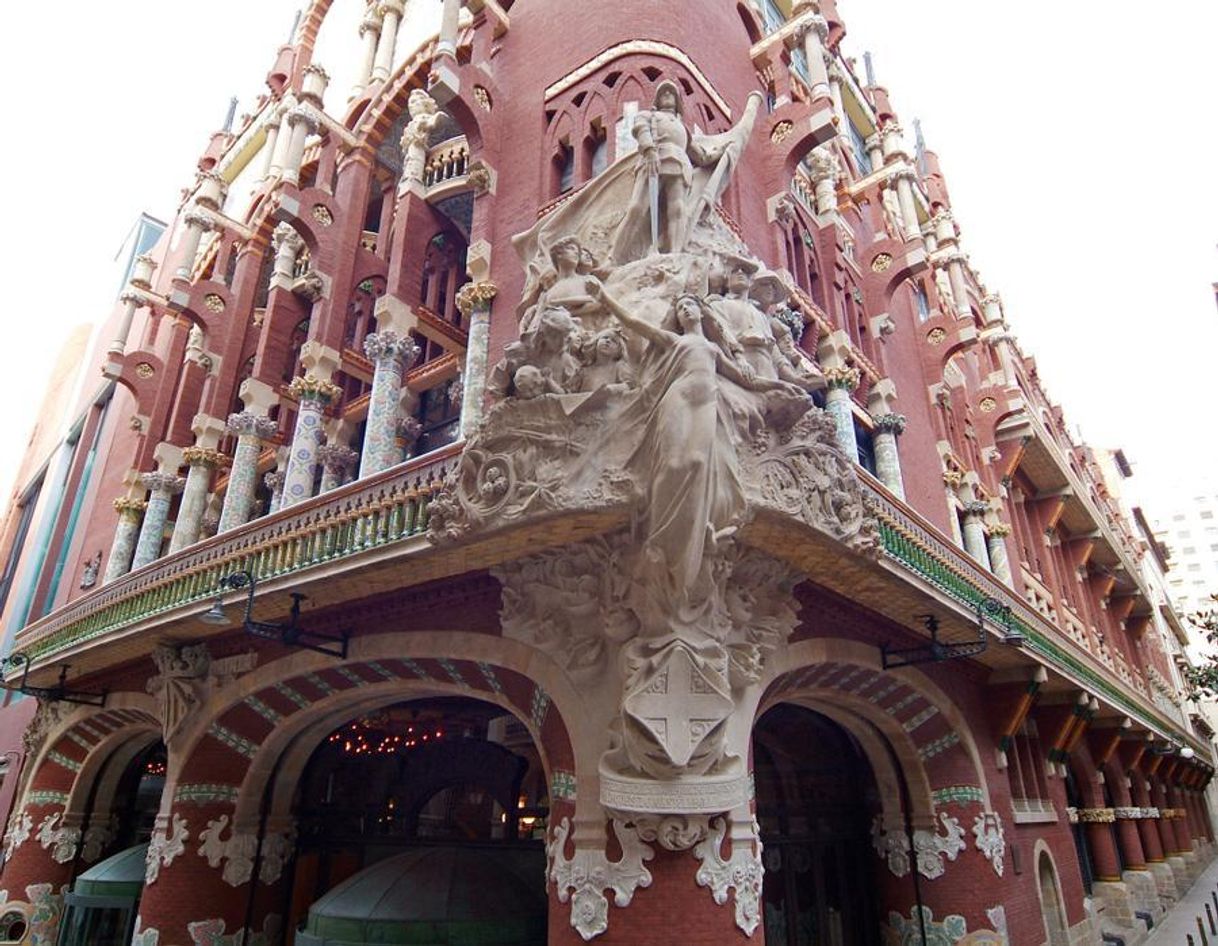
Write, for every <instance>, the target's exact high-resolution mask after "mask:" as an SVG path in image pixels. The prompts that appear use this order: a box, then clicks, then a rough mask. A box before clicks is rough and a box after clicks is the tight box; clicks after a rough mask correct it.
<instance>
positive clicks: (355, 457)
mask: <svg viewBox="0 0 1218 946" xmlns="http://www.w3.org/2000/svg"><path fill="white" fill-rule="evenodd" d="M394 452H395V453H396V452H397V445H396V444H395V445H394ZM317 459H318V460H320V461H321V492H323V493H328V492H330V490H332V489H337V488H338V487H339V486H342V485H343V483H345V482H347V475H348V474H349V473H350V472H351V470H352V469H354V467H355V464H356V463H358V462H359V454H358V453H356V452H355V451H354V450H352V449H351V448H350V447H348V446H347V445H346V444H345V443H328V444H326V445H325V446H323V447H319V448H318V450H317Z"/></svg>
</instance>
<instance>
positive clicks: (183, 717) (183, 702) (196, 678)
mask: <svg viewBox="0 0 1218 946" xmlns="http://www.w3.org/2000/svg"><path fill="white" fill-rule="evenodd" d="M152 662H153V663H154V664H156V668H157V674H156V676H154V677H152V678H151V679H149V681H148V684H147V690H148V692H149V693H151V694H152V695H153V696H155V697H157V701H158V702H159V704H160V709H161V727H162V730H163V732H164V739H165V742H166V744H168V743H169V742H171V741H172V740H173V738H174V737H175V736H176V735H177V734H178V732H179V731H180V730H181V728H182V726H183V725H184V724H185V723H186V721H187V720H188V719H189V717H190V715H191V714H192V713H193V712H194V711H195V710H196V709H197V708H198V707H199V705H200V704H201V703H202V702H203V699H204V697H205V695H206V691H207V685H208V680H207V677H208V671H209V669H210V668H211V653H210V652H209V651H208V649H207V645H206V644H178V645H174V644H160V645H158V646H157V647H156V648H155V649H154V650H153V651H152Z"/></svg>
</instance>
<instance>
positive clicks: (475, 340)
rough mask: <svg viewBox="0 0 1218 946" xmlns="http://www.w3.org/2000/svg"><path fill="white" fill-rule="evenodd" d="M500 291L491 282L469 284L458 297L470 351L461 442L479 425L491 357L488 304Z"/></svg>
mask: <svg viewBox="0 0 1218 946" xmlns="http://www.w3.org/2000/svg"><path fill="white" fill-rule="evenodd" d="M498 292H499V289H498V288H497V287H496V286H495V284H494V283H490V282H471V283H466V284H465V285H464V286H462V287H461V291H460V292H459V293H457V306H458V307H459V308H460V310H461V313H462V314H463V315H464V316H465V318H466V319H467V320H468V321H469V348H467V349H466V351H465V371H464V374H463V377H464V379H465V390H464V392H463V394H462V396H461V432H460V434H459V436H460V437H462V438H464V437H467V436H468V435H469V434H471V433H472V432H473V431H475V430H477V429H478V425H479V424H480V423H481V421H482V401H483V399H484V398H485V396H486V362H487V359H488V358H489V356H490V341H491V302H492V301H493V300H494V298H495V295H496V294H497V293H498Z"/></svg>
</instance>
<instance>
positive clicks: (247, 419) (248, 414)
mask: <svg viewBox="0 0 1218 946" xmlns="http://www.w3.org/2000/svg"><path fill="white" fill-rule="evenodd" d="M227 430H228V432H229V433H230V434H236V435H237V436H238V437H241V436H253V437H257V438H258V439H259V440H269V439H270V438H271V437H273V436H275V434H276V433H277V432H278V430H279V425H278V424H276V423H275V421H273V420H271V419H270V418H269V417H265V416H264V415H262V414H255V413H254V412H253V411H241V412H240V413H238V414H229V415H228V426H227Z"/></svg>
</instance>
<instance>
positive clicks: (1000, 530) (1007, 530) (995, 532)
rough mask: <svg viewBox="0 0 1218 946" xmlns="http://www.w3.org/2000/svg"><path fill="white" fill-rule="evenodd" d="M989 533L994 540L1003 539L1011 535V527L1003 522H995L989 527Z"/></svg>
mask: <svg viewBox="0 0 1218 946" xmlns="http://www.w3.org/2000/svg"><path fill="white" fill-rule="evenodd" d="M989 533H990V535H992V536H994V538H996V539H1005V538H1006V537H1007V536H1008V535H1010V534H1011V527H1010V526H1009V525H1007V524H1006V523H1005V522H995V523H994V524H993V525H992V526H990V528H989Z"/></svg>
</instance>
